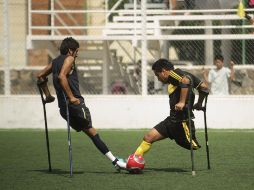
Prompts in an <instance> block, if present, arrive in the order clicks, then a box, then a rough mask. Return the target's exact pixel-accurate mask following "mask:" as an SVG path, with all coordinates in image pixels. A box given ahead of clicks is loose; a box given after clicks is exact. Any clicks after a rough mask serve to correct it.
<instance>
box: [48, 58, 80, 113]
mask: <svg viewBox="0 0 254 190" xmlns="http://www.w3.org/2000/svg"><path fill="white" fill-rule="evenodd" d="M67 56H68V55H59V56H58V57H57V58H55V59H54V60H53V61H52V74H53V84H54V87H55V90H56V95H57V100H58V107H59V108H60V109H64V108H65V107H66V99H65V98H67V99H68V97H67V95H66V93H65V92H64V90H63V88H62V86H61V84H60V81H59V79H58V75H59V73H60V71H61V69H62V66H63V63H64V60H65V59H66V57H67ZM67 80H68V84H69V86H70V89H71V91H72V93H73V95H74V97H75V98H78V99H80V102H81V103H82V102H84V98H83V97H82V96H81V94H80V91H79V80H78V74H77V69H76V67H75V64H73V66H72V69H71V72H70V73H69V75H68V76H67Z"/></svg>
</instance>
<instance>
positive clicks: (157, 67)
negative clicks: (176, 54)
mask: <svg viewBox="0 0 254 190" xmlns="http://www.w3.org/2000/svg"><path fill="white" fill-rule="evenodd" d="M162 69H165V70H173V69H174V65H173V64H172V63H171V62H170V61H168V60H166V59H159V60H157V61H155V62H154V64H153V66H152V70H153V71H155V72H161V71H162Z"/></svg>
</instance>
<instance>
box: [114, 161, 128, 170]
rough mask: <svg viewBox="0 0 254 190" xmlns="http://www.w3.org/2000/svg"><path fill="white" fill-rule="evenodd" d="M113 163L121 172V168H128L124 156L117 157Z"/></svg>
mask: <svg viewBox="0 0 254 190" xmlns="http://www.w3.org/2000/svg"><path fill="white" fill-rule="evenodd" d="M112 164H113V165H114V166H115V168H116V170H117V171H118V172H120V171H121V170H126V162H125V161H124V159H122V158H116V159H115V160H114V161H113V162H112Z"/></svg>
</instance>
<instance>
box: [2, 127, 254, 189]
mask: <svg viewBox="0 0 254 190" xmlns="http://www.w3.org/2000/svg"><path fill="white" fill-rule="evenodd" d="M145 131H146V130H99V133H100V136H101V137H102V139H103V140H104V141H105V142H106V143H107V144H108V146H109V147H110V149H111V150H112V152H113V153H114V154H116V155H118V156H120V157H123V158H126V157H128V155H129V154H131V153H132V152H133V151H134V150H135V149H136V147H137V145H138V144H139V143H140V141H141V139H142V137H143V134H144V133H145ZM49 133H50V134H49V137H50V147H51V159H52V168H53V171H52V172H51V173H49V172H48V171H47V169H48V163H47V153H46V144H45V136H44V131H43V130H29V129H25V130H24V129H22V130H21V129H15V130H3V129H2V130H0V189H1V190H6V189H89V190H90V189H95V190H99V189H103V190H104V189H132V190H133V189H146V190H147V189H153V190H154V189H160V190H163V189H174V190H175V189H185V190H186V189H191V190H199V189H200V190H204V189H211V190H216V189H218V190H221V189H223V190H225V189H230V190H234V189H235V190H241V189H243V190H246V189H254V151H253V150H254V149H253V144H254V130H209V143H210V157H211V167H212V169H211V170H207V165H206V164H207V163H206V153H205V144H204V132H203V131H200V130H199V131H198V132H197V137H198V139H200V140H199V141H200V143H201V145H203V147H202V149H200V150H198V151H196V152H195V168H196V176H194V177H193V176H191V161H190V152H189V151H186V150H184V149H182V148H180V147H179V146H177V145H176V144H175V143H174V142H173V141H170V140H167V139H166V140H163V141H161V142H157V143H155V144H154V145H153V147H152V149H151V150H150V152H149V153H147V154H146V155H145V160H146V167H145V170H144V173H143V174H139V175H131V174H128V173H127V172H121V173H117V172H116V171H115V169H114V167H113V166H112V165H111V163H110V162H109V160H108V159H106V158H105V157H104V156H103V155H101V154H100V153H99V151H98V150H97V149H96V148H95V147H94V145H93V144H92V143H91V142H90V140H89V138H88V137H86V136H85V135H84V134H82V133H76V132H74V131H72V147H73V167H74V176H73V178H70V177H69V159H68V145H67V131H65V130H50V131H49Z"/></svg>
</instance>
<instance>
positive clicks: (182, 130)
mask: <svg viewBox="0 0 254 190" xmlns="http://www.w3.org/2000/svg"><path fill="white" fill-rule="evenodd" d="M154 128H155V129H156V130H157V131H158V132H159V133H160V134H161V135H162V136H163V137H168V138H170V139H174V140H175V142H176V143H177V144H178V145H180V146H181V147H183V148H186V149H188V150H190V133H189V128H188V121H182V122H175V121H172V120H171V118H170V117H167V118H166V119H165V120H164V121H162V122H160V123H159V124H158V125H156V126H155V127H154ZM191 128H192V145H193V149H194V150H197V149H198V148H200V147H201V146H200V145H199V143H198V141H197V139H196V136H195V125H194V122H193V120H191Z"/></svg>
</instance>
